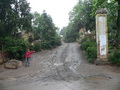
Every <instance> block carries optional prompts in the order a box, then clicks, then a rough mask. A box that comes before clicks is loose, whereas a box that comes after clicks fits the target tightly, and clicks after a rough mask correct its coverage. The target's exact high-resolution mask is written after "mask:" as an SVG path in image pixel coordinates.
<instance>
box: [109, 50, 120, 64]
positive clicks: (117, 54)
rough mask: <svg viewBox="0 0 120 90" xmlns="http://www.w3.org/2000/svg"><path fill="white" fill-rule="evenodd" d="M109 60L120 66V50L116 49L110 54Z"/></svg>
mask: <svg viewBox="0 0 120 90" xmlns="http://www.w3.org/2000/svg"><path fill="white" fill-rule="evenodd" d="M109 60H110V61H111V62H112V63H113V64H116V65H118V66H120V50H119V51H114V52H113V53H111V54H110V55H109Z"/></svg>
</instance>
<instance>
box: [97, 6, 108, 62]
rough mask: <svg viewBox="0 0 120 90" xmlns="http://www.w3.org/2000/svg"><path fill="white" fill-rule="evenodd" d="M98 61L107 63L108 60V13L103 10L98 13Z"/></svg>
mask: <svg viewBox="0 0 120 90" xmlns="http://www.w3.org/2000/svg"><path fill="white" fill-rule="evenodd" d="M96 41H97V58H98V59H97V60H100V61H107V58H108V27H107V12H106V10H104V9H103V8H101V9H99V10H97V12H96Z"/></svg>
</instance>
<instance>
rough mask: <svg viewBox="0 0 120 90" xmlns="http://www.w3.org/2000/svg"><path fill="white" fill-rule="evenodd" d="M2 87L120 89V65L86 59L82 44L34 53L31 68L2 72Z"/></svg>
mask: <svg viewBox="0 0 120 90" xmlns="http://www.w3.org/2000/svg"><path fill="white" fill-rule="evenodd" d="M0 90H120V68H119V67H116V66H110V65H104V66H96V65H94V64H90V63H88V62H87V61H86V59H85V57H84V56H83V54H82V52H81V51H80V45H79V44H77V43H69V44H63V45H61V46H60V47H57V48H56V49H53V50H49V51H42V52H38V53H34V54H33V55H32V58H31V64H30V67H24V66H23V67H21V68H19V69H17V70H5V71H4V72H0Z"/></svg>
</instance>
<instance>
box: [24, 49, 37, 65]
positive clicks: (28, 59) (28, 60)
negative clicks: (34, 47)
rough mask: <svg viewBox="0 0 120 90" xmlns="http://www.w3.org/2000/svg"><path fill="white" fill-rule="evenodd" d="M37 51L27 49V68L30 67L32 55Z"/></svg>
mask: <svg viewBox="0 0 120 90" xmlns="http://www.w3.org/2000/svg"><path fill="white" fill-rule="evenodd" d="M34 52H35V51H30V50H29V49H27V52H26V53H25V67H26V66H27V67H29V65H30V57H31V54H32V53H34Z"/></svg>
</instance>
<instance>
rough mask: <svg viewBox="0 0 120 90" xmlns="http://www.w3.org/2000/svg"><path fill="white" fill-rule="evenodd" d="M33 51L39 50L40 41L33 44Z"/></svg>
mask: <svg viewBox="0 0 120 90" xmlns="http://www.w3.org/2000/svg"><path fill="white" fill-rule="evenodd" d="M34 51H41V44H40V43H35V44H34Z"/></svg>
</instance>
